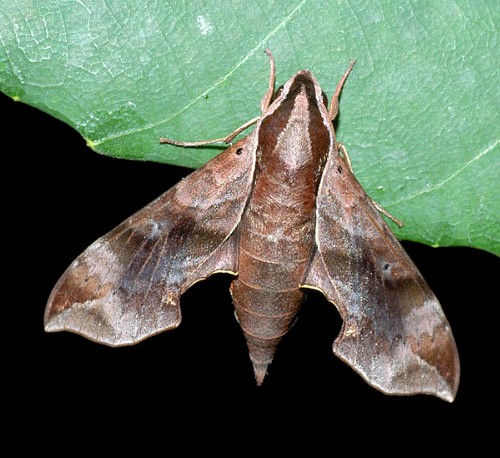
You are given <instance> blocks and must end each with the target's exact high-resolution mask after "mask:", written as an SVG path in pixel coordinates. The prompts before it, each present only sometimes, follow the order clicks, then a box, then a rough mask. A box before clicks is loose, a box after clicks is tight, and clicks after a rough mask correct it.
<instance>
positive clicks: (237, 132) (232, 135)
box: [160, 116, 260, 147]
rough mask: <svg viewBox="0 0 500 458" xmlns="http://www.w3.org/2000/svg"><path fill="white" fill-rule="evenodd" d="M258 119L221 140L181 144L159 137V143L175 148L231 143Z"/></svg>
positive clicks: (251, 120) (252, 120) (248, 122)
mask: <svg viewBox="0 0 500 458" xmlns="http://www.w3.org/2000/svg"><path fill="white" fill-rule="evenodd" d="M259 119H260V116H256V117H255V118H253V119H250V121H247V122H246V123H245V124H243V125H242V126H240V127H238V128H237V129H235V130H234V131H233V132H231V133H230V134H229V135H227V136H226V137H221V138H213V139H211V140H202V141H199V142H182V141H178V140H172V139H171V138H165V137H161V138H160V143H161V144H168V145H175V146H187V147H191V146H203V145H211V144H213V143H231V142H232V141H233V140H234V139H235V137H236V136H238V135H239V134H241V132H243V131H244V130H246V129H248V128H249V127H250V126H252V125H253V124H255V123H256V122H257V121H258V120H259Z"/></svg>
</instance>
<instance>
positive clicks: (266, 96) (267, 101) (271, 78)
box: [260, 48, 276, 113]
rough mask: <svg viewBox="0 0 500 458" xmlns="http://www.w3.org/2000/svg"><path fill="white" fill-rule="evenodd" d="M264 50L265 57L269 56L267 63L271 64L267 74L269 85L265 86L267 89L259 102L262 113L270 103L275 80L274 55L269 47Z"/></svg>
mask: <svg viewBox="0 0 500 458" xmlns="http://www.w3.org/2000/svg"><path fill="white" fill-rule="evenodd" d="M264 52H265V53H266V54H267V57H269V63H270V64H271V71H270V74H269V85H268V87H267V91H266V93H265V94H264V97H262V100H261V102H260V109H261V111H262V113H264V112H265V111H266V110H267V108H268V107H269V105H270V104H271V100H272V98H273V95H274V84H275V82H276V64H275V62H274V57H273V55H272V53H271V50H270V49H269V48H266V49H264Z"/></svg>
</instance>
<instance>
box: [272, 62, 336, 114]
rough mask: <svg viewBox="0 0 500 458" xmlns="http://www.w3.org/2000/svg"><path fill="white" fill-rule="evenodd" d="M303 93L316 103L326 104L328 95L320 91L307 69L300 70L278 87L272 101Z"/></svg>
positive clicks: (325, 105)
mask: <svg viewBox="0 0 500 458" xmlns="http://www.w3.org/2000/svg"><path fill="white" fill-rule="evenodd" d="M301 93H302V94H304V95H305V96H306V97H307V98H308V99H309V100H311V101H316V103H318V104H323V105H324V107H325V108H326V107H327V106H328V97H327V96H326V94H325V93H324V92H323V91H322V89H321V87H320V85H319V83H318V81H317V80H316V78H315V77H314V75H313V74H312V72H310V71H309V70H300V71H298V72H297V73H296V74H295V75H294V76H293V77H292V78H290V79H289V80H288V81H287V82H286V83H285V84H283V85H282V86H280V87H278V89H277V90H276V91H275V93H274V96H273V101H275V100H283V99H284V98H287V97H289V98H295V97H296V96H297V95H298V94H301Z"/></svg>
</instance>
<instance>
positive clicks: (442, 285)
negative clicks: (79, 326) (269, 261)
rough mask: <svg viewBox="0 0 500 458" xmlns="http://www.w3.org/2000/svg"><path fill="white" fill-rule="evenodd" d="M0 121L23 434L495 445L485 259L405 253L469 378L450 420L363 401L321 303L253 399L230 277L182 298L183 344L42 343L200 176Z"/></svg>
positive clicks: (437, 405) (14, 383)
mask: <svg viewBox="0 0 500 458" xmlns="http://www.w3.org/2000/svg"><path fill="white" fill-rule="evenodd" d="M0 113H1V114H2V117H1V118H2V130H3V135H2V139H3V140H2V156H3V158H4V166H3V170H4V195H3V200H4V214H3V215H4V216H3V223H4V231H5V232H4V245H5V246H4V248H5V251H4V253H6V254H7V256H4V260H6V261H7V262H5V263H4V267H6V272H4V274H3V280H4V282H3V283H4V291H5V293H7V297H10V299H8V300H7V301H5V302H4V306H5V307H6V310H8V312H9V313H11V312H12V313H13V317H12V318H9V319H7V326H6V328H5V334H7V333H10V334H11V337H10V338H9V340H8V342H9V343H8V344H7V345H6V346H5V347H4V355H5V356H4V361H3V367H4V378H5V379H6V380H7V381H9V382H10V384H9V388H8V389H5V396H6V399H12V400H14V405H15V408H14V412H15V414H16V415H17V416H18V418H19V419H20V420H18V421H16V422H15V424H18V425H19V427H23V428H27V427H30V428H31V427H32V428H33V429H34V430H39V431H42V430H43V431H46V434H47V439H48V440H49V439H50V440H51V441H52V440H55V439H56V438H57V436H59V435H61V434H63V433H62V431H64V435H65V436H68V435H69V436H71V437H74V438H75V442H76V443H79V444H81V445H82V446H84V444H85V442H86V439H89V440H90V438H95V437H98V436H99V435H101V436H107V437H109V434H110V433H109V431H110V428H111V429H112V427H119V431H120V433H119V434H118V435H117V436H116V437H113V439H112V440H115V441H116V442H117V443H122V444H123V442H127V440H131V438H132V437H133V436H134V434H136V428H138V427H139V425H143V426H144V425H151V426H152V425H153V424H154V425H155V431H157V429H156V428H159V430H161V431H162V433H161V434H160V435H158V434H157V433H154V434H153V433H151V436H152V437H151V441H153V442H155V443H156V442H160V443H161V442H163V441H165V444H166V443H170V441H174V442H175V441H176V440H177V437H176V433H175V431H176V430H177V428H180V429H184V430H185V431H189V432H191V437H192V443H191V440H188V441H183V442H182V444H181V446H182V447H183V450H186V449H188V448H189V447H191V446H192V445H194V444H196V443H197V442H198V440H199V437H200V436H199V434H201V431H207V430H209V429H210V430H211V431H214V432H212V433H211V434H210V437H211V438H210V441H211V442H212V443H214V444H217V443H219V442H218V441H219V440H220V441H222V442H225V441H229V442H230V441H231V440H232V439H231V438H236V437H239V438H240V442H239V443H240V445H241V444H244V446H245V447H246V449H245V450H247V451H249V450H252V449H255V450H257V451H258V450H261V449H266V448H268V446H269V444H267V445H266V444H263V443H262V440H263V439H266V440H271V441H274V442H276V443H281V442H282V443H283V444H285V443H288V444H292V447H293V446H294V444H296V443H299V442H304V441H307V442H308V443H309V446H310V447H311V448H309V449H308V450H309V451H310V452H311V451H312V450H313V449H314V447H315V446H317V445H318V444H328V443H329V444H330V446H331V448H330V449H325V450H327V451H328V453H334V451H335V448H336V446H337V445H336V444H339V443H341V442H346V441H349V446H350V447H351V448H352V450H358V448H359V447H362V446H363V444H364V443H365V441H368V439H367V437H368V436H367V435H368V434H369V433H370V432H377V435H376V439H375V441H373V440H372V441H371V442H369V443H370V444H371V450H376V451H377V452H379V453H384V451H387V450H388V449H389V448H392V447H394V438H396V437H397V438H398V440H399V441H402V442H401V443H405V444H406V446H409V445H411V447H410V449H412V450H413V448H414V447H421V448H422V449H423V450H425V449H426V448H427V447H431V445H430V444H431V442H432V441H435V442H434V445H433V447H435V445H436V443H439V444H441V445H443V446H445V448H448V447H449V446H450V445H451V444H459V445H460V444H465V443H471V444H474V445H475V447H476V448H475V449H474V450H475V452H478V451H479V448H478V447H482V446H483V445H487V444H488V442H491V440H493V439H494V436H492V430H491V428H492V425H493V424H494V422H495V421H498V420H497V418H495V415H497V412H498V405H497V402H498V389H499V388H498V385H499V381H498V380H499V379H498V376H497V373H496V372H497V370H498V365H499V364H498V360H499V355H498V351H497V348H498V345H497V342H496V336H497V335H498V329H499V323H498V321H497V320H496V316H497V313H496V311H497V309H498V305H499V299H498V295H497V291H498V282H499V280H500V276H499V273H500V269H499V267H500V266H499V262H498V258H496V257H495V256H493V255H491V254H488V253H486V252H482V251H479V250H473V249H469V248H439V249H433V248H429V247H426V246H422V245H419V244H413V243H404V247H405V248H406V249H407V251H408V252H409V254H410V256H411V257H412V258H413V260H414V261H415V263H416V264H417V266H418V267H419V269H420V270H421V272H422V274H423V275H424V277H425V278H426V280H427V281H428V283H429V284H430V286H431V288H432V289H433V290H434V292H435V293H436V295H437V296H438V298H439V299H440V301H441V303H442V306H443V309H444V311H445V313H446V315H447V317H448V320H449V321H450V324H451V326H452V328H453V331H454V335H455V338H456V341H457V345H458V348H459V352H460V358H461V365H462V378H461V385H460V388H459V392H458V396H457V398H456V400H455V402H454V403H452V404H449V403H447V402H444V401H442V400H439V399H437V398H434V397H431V396H423V395H421V396H413V397H388V396H384V395H383V394H381V393H379V392H378V391H376V390H375V389H373V388H371V387H370V386H368V385H367V384H366V383H365V382H364V381H363V380H361V378H360V377H359V376H358V375H357V374H356V373H354V371H352V370H351V369H350V368H349V367H348V366H347V365H345V364H344V363H342V362H341V361H340V360H338V359H337V358H336V357H335V356H334V355H333V354H332V351H331V344H332V342H333V340H334V338H335V337H336V335H337V333H338V331H339V329H340V326H341V320H340V317H339V315H338V313H337V312H336V310H335V308H334V307H333V306H332V305H331V304H329V303H328V302H326V300H324V298H323V297H322V296H321V294H319V293H315V292H311V293H310V294H309V300H308V302H307V303H306V304H305V305H304V307H303V309H302V311H301V313H300V315H299V320H298V321H297V323H296V325H295V326H294V328H293V329H292V331H291V332H290V334H289V335H288V336H287V337H286V338H285V339H284V341H283V342H282V343H281V346H280V348H279V350H278V352H277V354H276V356H275V361H274V362H273V364H272V365H271V366H270V370H269V373H268V376H267V378H266V381H265V383H264V385H263V386H262V387H260V388H257V387H256V386H255V383H254V379H253V373H252V368H251V365H250V362H249V359H248V356H247V352H246V347H245V343H244V340H243V337H242V334H241V331H240V330H239V327H238V324H237V322H236V321H235V320H234V317H233V312H232V305H231V301H230V297H229V291H228V286H229V283H230V277H228V276H225V275H216V276H213V277H211V278H210V279H208V280H207V281H205V282H201V283H198V284H196V285H195V286H194V287H192V288H191V290H189V291H188V292H187V293H186V294H185V295H184V296H183V297H182V302H181V307H182V312H183V322H182V324H181V326H180V327H179V328H178V329H176V330H173V331H170V332H166V333H163V334H160V335H158V336H155V337H153V338H150V339H148V340H146V341H144V342H142V343H140V344H139V345H137V346H134V347H127V348H121V349H112V348H108V347H105V346H100V345H97V344H95V343H92V342H89V341H87V340H85V339H84V338H82V337H80V336H77V335H72V334H69V333H55V334H46V333H44V331H43V325H42V320H43V311H44V307H45V303H46V300H47V298H48V296H49V294H50V291H51V289H52V287H53V286H54V284H55V283H56V281H57V279H58V278H59V276H60V275H61V274H62V272H63V271H64V269H65V268H66V267H67V266H68V265H69V263H70V262H71V261H72V260H73V259H74V258H75V257H76V256H77V255H78V254H79V253H80V252H81V251H82V250H83V249H84V248H85V247H86V246H87V245H89V244H90V243H91V242H93V241H94V240H95V239H96V238H98V237H99V236H100V235H103V234H104V233H105V232H107V231H108V230H110V229H111V228H113V227H114V226H115V225H117V224H118V223H120V222H121V221H122V220H123V219H125V218H126V217H128V216H129V215H131V214H132V213H133V212H135V211H136V210H138V209H139V208H141V207H142V206H144V205H145V204H147V203H148V202H149V201H151V200H152V199H154V198H155V197H156V196H158V195H159V194H161V193H162V192H164V191H165V190H166V189H168V188H169V187H171V186H172V185H173V184H175V183H176V182H177V181H178V180H179V179H180V178H181V177H183V176H185V175H187V174H188V173H189V172H190V170H188V169H182V168H178V167H172V166H166V165H161V164H153V163H143V162H132V161H125V160H118V159H111V158H107V157H104V156H101V155H99V154H96V153H94V152H92V151H91V150H90V149H88V148H87V147H86V146H85V142H84V140H83V139H82V138H81V137H80V135H79V134H78V133H77V132H75V131H74V130H72V129H71V128H70V127H68V126H67V125H65V124H63V123H62V122H60V121H57V120H56V119H54V118H52V117H50V116H48V115H45V114H43V113H41V112H39V111H38V110H35V109H33V108H31V107H28V106H26V105H24V104H21V103H14V102H13V101H12V100H10V99H9V98H7V97H5V96H3V95H1V94H0ZM471 185H473V184H471ZM464 192H466V190H464ZM9 292H10V294H9ZM4 323H5V322H4ZM4 415H7V416H9V414H6V413H5V411H4ZM491 415H493V416H491ZM10 418H11V419H12V417H10ZM78 419H84V420H85V423H86V425H87V426H86V427H80V426H78V425H79V423H78ZM86 419H91V420H86ZM82 428H83V429H82ZM86 428H87V429H86ZM285 428H288V429H287V431H286V432H283V430H284V429H285ZM495 429H497V428H495ZM29 430H31V429H27V430H26V431H29ZM306 431H307V433H306ZM347 437H350V438H349V439H347ZM352 437H354V438H355V439H353V438H352ZM242 441H243V442H242ZM436 441H437V442H436ZM398 447H399V446H398ZM410 449H408V448H406V452H407V451H408V450H410ZM162 450H163V451H165V450H166V449H162ZM415 451H416V449H415ZM406 452H405V451H403V450H402V451H401V453H406ZM310 455H313V456H315V455H316V454H315V453H313V452H311V453H310Z"/></svg>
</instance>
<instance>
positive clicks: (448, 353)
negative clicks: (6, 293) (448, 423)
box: [45, 50, 460, 402]
mask: <svg viewBox="0 0 500 458" xmlns="http://www.w3.org/2000/svg"><path fill="white" fill-rule="evenodd" d="M266 52H267V54H268V56H269V59H270V63H271V72H270V78H269V86H268V89H267V91H266V93H265V94H264V97H263V99H262V102H261V111H262V114H261V115H260V116H258V117H257V118H254V119H252V120H250V121H249V122H247V123H246V124H244V125H243V126H242V127H241V128H239V129H236V130H235V131H234V132H233V133H232V134H231V135H229V136H227V137H225V138H223V139H215V140H210V141H205V142H191V143H190V142H178V141H173V140H170V139H161V140H160V141H161V142H162V143H171V144H175V145H179V146H198V145H202V144H208V143H213V142H220V141H225V142H227V143H230V142H232V140H234V138H235V137H236V135H238V134H239V133H241V132H242V131H243V130H245V129H246V128H248V127H249V126H250V125H252V124H255V129H254V130H253V131H252V132H251V133H250V134H249V135H247V136H246V137H244V138H243V139H242V140H240V141H237V142H236V143H234V144H231V145H230V146H229V147H228V148H227V149H226V150H225V151H223V152H222V153H220V154H219V155H218V156H216V157H215V158H213V159H212V160H211V161H209V162H208V163H206V164H205V165H204V166H202V167H201V168H199V169H197V170H195V171H194V172H192V173H191V174H190V175H189V176H188V177H187V178H185V179H184V180H182V181H181V182H180V183H178V184H177V185H176V186H174V187H173V188H171V189H170V190H168V191H167V192H165V193H164V194H163V195H161V196H160V197H158V198H157V199H156V200H154V201H153V202H152V203H150V204H149V205H147V206H146V207H144V208H143V209H142V210H139V211H138V212H137V213H135V214H134V215H133V216H131V217H130V218H128V219H127V220H126V221H124V222H123V223H121V224H120V225H119V226H118V227H116V228H115V229H113V230H112V231H110V232H109V233H108V234H106V235H104V236H103V237H101V238H99V239H98V240H97V241H96V242H94V243H93V244H92V245H90V247H88V248H87V249H86V250H85V251H84V252H83V253H82V254H81V255H80V256H78V257H77V258H76V260H75V261H74V262H73V263H72V264H71V265H70V266H69V267H68V269H67V270H66V272H65V273H64V274H63V275H62V277H61V278H60V279H59V281H58V282H57V284H56V286H55V287H54V289H53V291H52V293H51V295H50V298H49V300H48V305H47V308H46V312H45V329H46V331H62V330H65V331H72V332H75V333H77V334H81V335H82V336H85V337H87V338H89V339H91V340H93V341H96V342H99V343H102V344H106V345H110V346H122V345H132V344H135V343H137V342H140V341H141V340H143V339H146V338H147V337H150V336H152V335H154V334H157V333H159V332H162V331H166V330H169V329H172V328H175V327H177V326H178V325H179V324H180V322H181V312H180V308H179V300H180V297H181V295H182V294H183V293H184V292H185V291H186V290H187V289H188V288H189V287H190V286H191V285H193V284H194V283H196V282H198V281H200V280H203V279H205V278H207V277H208V276H210V275H212V274H214V273H216V272H225V273H228V274H230V275H233V276H234V277H235V279H234V281H233V282H232V283H231V287H230V292H231V296H232V300H233V303H234V309H235V314H236V317H237V320H238V322H239V324H240V326H241V329H242V330H243V333H244V335H245V338H246V342H247V345H248V351H249V356H250V360H251V362H252V364H253V368H254V373H255V378H256V382H257V384H259V385H260V384H261V383H262V382H263V380H264V377H265V375H266V372H267V368H268V366H269V364H270V363H271V361H272V360H273V356H274V354H275V351H276V348H277V346H278V344H279V343H280V341H281V339H282V338H283V336H285V335H286V333H287V332H288V330H289V329H290V327H291V326H292V324H293V322H294V320H295V317H296V315H297V312H298V311H299V309H300V307H301V305H302V303H303V302H304V299H305V294H306V292H305V290H306V289H307V288H311V289H314V290H319V291H321V292H322V293H323V295H324V296H325V297H326V299H327V300H328V301H329V302H331V303H332V304H334V305H335V306H336V308H337V310H338V311H339V313H340V315H341V317H342V320H343V325H342V328H341V331H340V334H339V336H338V337H337V338H336V340H335V342H334V343H333V352H334V353H335V354H336V355H337V356H338V357H339V358H341V359H342V360H343V361H345V362H346V363H347V364H348V365H350V366H351V367H352V368H353V369H354V370H355V371H357V372H358V373H359V374H360V375H361V376H362V377H363V378H364V379H365V380H366V381H367V382H368V383H369V384H370V385H372V386H373V387H375V388H377V389H379V390H381V391H382V392H384V393H387V394H397V395H410V394H417V393H426V394H432V395H435V396H438V397H439V398H442V399H444V400H446V401H450V402H451V401H453V399H454V397H455V394H456V391H457V388H458V382H459V370H460V369H459V359H458V353H457V349H456V345H455V341H454V338H453V334H452V331H451V329H450V326H449V324H448V321H447V320H446V318H445V316H444V313H443V311H442V309H441V306H440V304H439V302H438V300H437V298H436V297H435V295H434V294H433V292H432V291H431V290H430V288H429V286H428V285H427V284H426V282H425V281H424V279H423V277H422V275H421V274H420V272H419V271H418V269H417V268H416V266H415V265H414V264H413V262H412V261H411V259H410V258H409V257H408V255H407V254H406V252H405V251H404V250H403V248H402V247H401V245H400V244H399V242H398V241H397V240H396V238H395V236H394V235H393V233H392V232H391V230H390V229H389V227H388V225H387V224H386V223H385V221H384V219H383V217H382V216H381V214H380V213H381V212H382V209H381V208H380V207H379V206H378V205H377V204H375V203H374V202H373V201H372V200H371V199H370V198H369V197H368V196H367V194H366V193H365V191H364V190H363V188H362V187H361V185H360V184H359V183H358V181H357V180H356V178H355V176H354V174H353V171H352V168H351V165H350V162H349V159H348V156H347V152H346V150H345V148H344V146H343V145H342V144H340V143H338V142H337V141H336V138H335V131H334V127H333V124H332V121H333V119H334V118H335V117H336V116H337V113H338V102H339V95H340V92H341V89H342V87H343V85H344V82H345V80H346V78H347V76H348V74H349V72H350V71H351V69H352V66H353V64H354V61H353V62H351V65H350V66H349V68H348V69H347V71H346V72H345V73H344V75H343V76H342V79H341V80H340V82H339V83H338V85H337V88H336V90H335V93H334V94H333V97H332V100H331V102H330V105H329V107H328V108H327V106H328V104H327V98H326V96H325V94H324V92H323V91H322V90H321V87H320V86H319V84H318V82H317V80H316V78H315V77H314V76H313V74H312V73H311V72H309V71H306V70H301V71H299V72H297V73H296V74H295V75H294V76H293V77H292V78H291V79H290V80H289V81H288V82H287V83H286V84H285V85H284V86H282V88H281V89H280V90H278V91H277V92H275V91H274V86H275V64H274V59H273V57H272V55H271V53H270V52H269V51H268V50H266Z"/></svg>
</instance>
